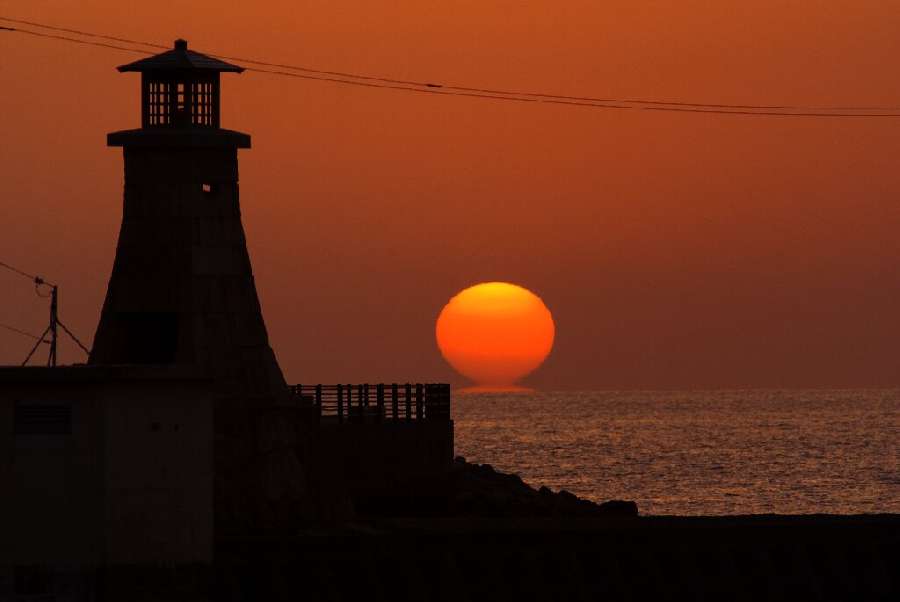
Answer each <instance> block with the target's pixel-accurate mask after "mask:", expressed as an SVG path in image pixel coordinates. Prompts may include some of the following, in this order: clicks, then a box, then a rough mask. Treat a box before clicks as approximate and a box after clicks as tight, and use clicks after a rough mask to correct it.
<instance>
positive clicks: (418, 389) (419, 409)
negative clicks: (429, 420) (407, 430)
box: [416, 383, 425, 420]
mask: <svg viewBox="0 0 900 602" xmlns="http://www.w3.org/2000/svg"><path fill="white" fill-rule="evenodd" d="M423 397H424V396H423V395H422V383H416V420H422V416H423V414H424V409H425V408H424V407H423V405H424V404H423V403H422V402H423Z"/></svg>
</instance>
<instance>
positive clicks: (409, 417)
mask: <svg viewBox="0 0 900 602" xmlns="http://www.w3.org/2000/svg"><path fill="white" fill-rule="evenodd" d="M406 419H407V420H412V386H411V385H410V384H409V383H406Z"/></svg>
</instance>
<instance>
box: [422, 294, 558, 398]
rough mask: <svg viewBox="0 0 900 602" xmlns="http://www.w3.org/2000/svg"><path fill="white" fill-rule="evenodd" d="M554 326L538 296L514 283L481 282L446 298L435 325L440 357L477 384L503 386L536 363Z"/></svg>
mask: <svg viewBox="0 0 900 602" xmlns="http://www.w3.org/2000/svg"><path fill="white" fill-rule="evenodd" d="M554 333H555V327H554V325H553V317H552V316H551V315H550V310H549V309H547V306H546V305H544V302H543V301H542V300H541V298H540V297H538V296H537V295H535V294H534V293H532V292H531V291H529V290H528V289H525V288H522V287H521V286H517V285H515V284H509V283H507V282H485V283H482V284H476V285H475V286H471V287H469V288H467V289H465V290H463V291H462V292H460V293H458V294H457V295H456V296H455V297H453V298H452V299H450V301H449V302H448V303H447V305H446V306H444V309H443V310H442V311H441V315H440V316H439V317H438V320H437V325H436V327H435V335H436V337H437V344H438V347H439V348H440V350H441V353H442V354H443V356H444V359H446V360H447V362H449V363H450V365H451V366H453V368H454V369H456V371H457V372H459V373H460V374H462V375H463V376H466V377H467V378H470V379H471V380H473V381H475V382H476V383H478V384H480V385H489V386H508V385H511V384H513V383H514V382H516V381H517V380H519V379H520V378H522V377H523V376H525V375H527V374H528V373H529V372H531V371H532V370H534V369H535V368H537V367H538V366H540V365H541V363H542V362H543V361H544V359H545V358H546V357H547V355H548V354H549V353H550V349H551V348H552V347H553V337H554Z"/></svg>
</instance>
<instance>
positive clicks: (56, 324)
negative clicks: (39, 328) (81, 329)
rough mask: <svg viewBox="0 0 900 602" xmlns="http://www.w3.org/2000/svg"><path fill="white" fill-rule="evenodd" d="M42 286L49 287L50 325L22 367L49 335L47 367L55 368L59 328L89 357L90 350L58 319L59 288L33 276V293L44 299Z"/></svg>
mask: <svg viewBox="0 0 900 602" xmlns="http://www.w3.org/2000/svg"><path fill="white" fill-rule="evenodd" d="M42 286H49V287H50V324H49V325H48V326H47V328H46V330H44V333H43V334H42V335H41V337H40V338H39V339H38V342H37V343H35V344H34V347H32V348H31V351H30V352H29V353H28V356H27V357H26V358H25V361H24V362H22V365H23V366H24V365H25V364H27V363H28V360H30V359H31V356H32V355H34V352H35V351H37V348H38V347H39V346H40V344H41V343H46V342H48V341H47V335H48V334H49V335H50V341H49V343H50V353H49V354H48V355H47V366H48V367H50V368H55V367H56V345H57V341H58V339H59V328H62V329H63V331H64V332H65V333H66V334H67V335H69V338H71V339H72V340H73V341H75V343H76V344H77V345H78V346H79V347H81V349H82V351H84V352H85V353H86V354H88V355H90V354H91V352H90V350H88V348H87V347H85V346H84V345H83V344H82V343H81V341H79V340H78V337H76V336H75V335H74V334H72V331H71V330H69V329H68V328H66V325H65V324H63V323H62V322H61V321H60V319H59V287H58V286H57V285H55V284H51V283H49V282H47V281H46V280H44V279H43V278H41V277H40V276H35V277H34V290H35V292H37V294H38V296H39V297H45V295H42V294H41V293H40V290H41V287H42Z"/></svg>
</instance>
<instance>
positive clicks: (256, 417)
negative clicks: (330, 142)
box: [89, 40, 308, 531]
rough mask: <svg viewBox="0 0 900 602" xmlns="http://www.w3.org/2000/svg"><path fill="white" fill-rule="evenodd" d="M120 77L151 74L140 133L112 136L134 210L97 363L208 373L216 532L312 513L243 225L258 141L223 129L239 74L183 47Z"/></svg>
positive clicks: (93, 360)
mask: <svg viewBox="0 0 900 602" xmlns="http://www.w3.org/2000/svg"><path fill="white" fill-rule="evenodd" d="M118 69H119V71H122V72H138V73H140V74H141V127H140V129H134V130H126V131H119V132H114V133H111V134H109V135H108V138H107V142H108V144H109V146H120V147H122V149H123V154H124V159H125V192H124V207H123V217H122V227H121V231H120V233H119V242H118V246H117V249H116V257H115V262H114V265H113V269H112V276H111V277H110V281H109V287H108V289H107V294H106V300H105V302H104V305H103V311H102V314H101V317H100V322H99V325H98V327H97V332H96V335H95V337H94V345H93V351H92V352H91V355H90V359H89V363H90V364H94V365H111V364H115V365H122V364H130V365H134V364H140V365H148V366H159V365H169V366H184V367H185V368H193V369H196V370H197V371H199V372H200V373H201V374H204V375H206V376H207V377H208V378H209V380H210V382H211V383H212V385H211V386H212V397H213V404H214V413H215V454H214V455H215V483H216V485H215V507H216V523H217V527H216V528H217V529H225V530H226V531H228V530H230V529H231V526H233V524H234V523H236V522H237V523H247V522H248V521H251V522H253V523H254V524H257V525H258V524H259V521H260V515H261V514H266V512H268V510H266V509H265V508H271V507H272V506H273V504H274V505H277V504H279V503H281V504H291V505H293V507H296V506H297V504H298V503H301V505H302V501H300V500H301V498H304V497H305V496H306V495H307V493H308V487H307V485H306V484H305V480H306V477H305V474H304V473H305V469H303V468H301V466H302V464H301V462H300V460H299V455H305V454H300V453H299V445H300V444H301V443H302V441H299V440H298V433H297V426H296V420H294V419H293V418H292V417H291V416H290V415H288V414H285V412H289V411H290V409H289V408H290V407H291V405H292V404H291V403H290V402H289V397H288V388H287V386H286V384H285V381H284V377H283V376H282V373H281V369H280V368H279V366H278V363H277V362H276V360H275V355H274V353H273V352H272V349H271V347H270V346H269V340H268V335H267V333H266V326H265V323H264V321H263V316H262V312H261V310H260V304H259V299H258V297H257V292H256V286H255V284H254V280H253V272H252V270H251V265H250V257H249V254H248V252H247V246H246V240H245V236H244V229H243V226H242V224H241V211H240V202H239V197H238V149H242V148H249V147H250V136H248V135H247V134H244V133H241V132H235V131H231V130H226V129H222V128H221V127H220V122H221V118H220V116H221V110H220V98H221V93H220V87H219V78H220V75H221V74H222V73H229V72H230V73H240V72H241V71H243V69H242V68H241V67H238V66H236V65H231V64H229V63H226V62H223V61H220V60H218V59H215V58H212V57H209V56H206V55H203V54H200V53H198V52H194V51H192V50H189V49H188V44H187V42H186V41H184V40H177V41H176V42H175V46H174V48H173V49H172V50H169V51H167V52H164V53H162V54H158V55H156V56H152V57H149V58H145V59H142V60H139V61H137V62H134V63H130V64H127V65H123V66H121V67H119V68H118ZM300 439H303V437H302V436H300ZM276 448H277V449H282V450H285V451H284V452H283V453H279V454H271V453H268V451H270V450H271V449H276ZM298 454H299V455H298ZM273 462H275V463H279V465H273ZM260 492H267V494H264V493H260ZM255 495H257V496H259V495H268V498H267V499H265V500H263V499H258V498H257V499H254V496H255ZM273 500H274V501H273ZM261 508H263V509H262V510H261Z"/></svg>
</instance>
